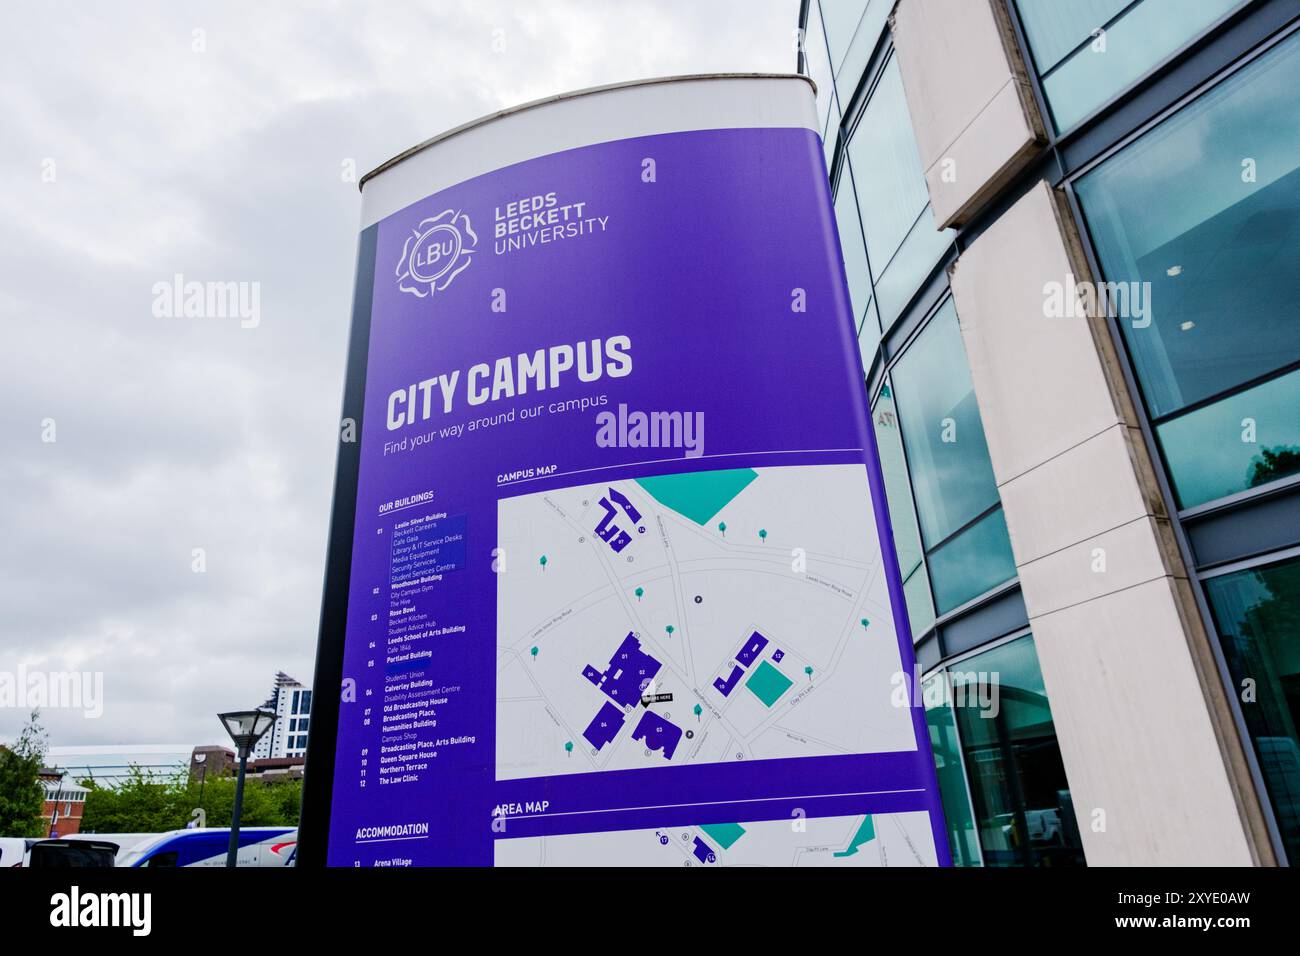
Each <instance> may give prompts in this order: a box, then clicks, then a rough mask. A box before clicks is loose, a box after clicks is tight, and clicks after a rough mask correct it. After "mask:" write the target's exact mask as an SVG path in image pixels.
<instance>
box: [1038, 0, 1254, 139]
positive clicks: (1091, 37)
mask: <svg viewBox="0 0 1300 956" xmlns="http://www.w3.org/2000/svg"><path fill="white" fill-rule="evenodd" d="M1248 2H1249V0H1141V2H1139V3H1133V2H1130V0H1070V2H1069V3H1062V2H1061V0H1017V4H1016V5H1017V7H1018V9H1019V10H1020V20H1021V23H1022V24H1023V25H1024V28H1025V36H1026V38H1027V39H1028V41H1029V46H1030V50H1031V51H1032V53H1033V59H1034V65H1035V68H1036V69H1037V70H1038V74H1039V76H1040V78H1041V80H1042V86H1043V93H1044V96H1045V97H1046V99H1047V103H1048V106H1049V107H1050V108H1051V112H1052V117H1053V121H1054V122H1055V124H1056V128H1057V129H1058V130H1061V131H1064V130H1068V129H1070V128H1071V127H1072V126H1074V125H1075V124H1076V123H1078V122H1079V121H1080V120H1082V119H1084V118H1085V117H1086V116H1088V114H1090V113H1092V112H1093V111H1094V110H1096V109H1098V108H1099V107H1101V106H1103V105H1104V104H1105V103H1106V102H1108V101H1109V100H1111V99H1113V98H1114V97H1115V96H1116V95H1118V94H1119V93H1121V92H1122V91H1123V90H1125V89H1127V88H1128V87H1129V86H1132V85H1133V84H1134V83H1135V82H1137V81H1138V80H1139V79H1141V78H1142V77H1143V76H1144V75H1145V74H1147V73H1149V72H1150V71H1151V70H1153V69H1154V68H1155V67H1157V66H1158V65H1160V64H1161V63H1163V62H1164V61H1165V60H1167V59H1169V57H1170V56H1172V55H1173V54H1174V53H1176V52H1177V51H1178V50H1179V49H1180V48H1181V47H1182V46H1183V45H1184V44H1186V43H1188V42H1189V41H1191V40H1192V39H1194V38H1195V37H1197V36H1199V35H1200V34H1202V33H1204V32H1205V31H1206V30H1207V29H1209V28H1210V27H1211V26H1213V25H1214V24H1215V23H1216V22H1217V21H1218V20H1220V19H1221V18H1222V17H1224V16H1225V15H1226V14H1228V13H1229V12H1231V11H1232V10H1233V9H1235V8H1237V7H1241V6H1244V5H1245V4H1246V3H1248Z"/></svg>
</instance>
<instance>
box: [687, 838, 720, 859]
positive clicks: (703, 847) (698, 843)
mask: <svg viewBox="0 0 1300 956" xmlns="http://www.w3.org/2000/svg"><path fill="white" fill-rule="evenodd" d="M691 852H692V853H694V854H695V859H697V860H699V861H700V862H701V863H706V864H707V863H713V862H715V861H716V860H717V856H716V855H715V854H714V852H713V847H711V846H709V845H708V844H707V843H705V842H704V841H703V840H701V839H700V838H699V837H696V838H695V846H694V848H693V849H692V850H691Z"/></svg>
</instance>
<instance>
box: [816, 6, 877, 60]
mask: <svg viewBox="0 0 1300 956" xmlns="http://www.w3.org/2000/svg"><path fill="white" fill-rule="evenodd" d="M866 8H867V0H822V19H823V21H825V23H826V42H827V43H829V44H830V48H831V64H832V65H833V66H834V67H836V68H838V67H839V65H840V63H842V62H843V61H844V54H845V53H847V52H848V49H849V44H850V43H852V42H853V35H854V34H855V33H856V32H857V29H858V21H860V20H861V19H862V11H863V10H865V9H866Z"/></svg>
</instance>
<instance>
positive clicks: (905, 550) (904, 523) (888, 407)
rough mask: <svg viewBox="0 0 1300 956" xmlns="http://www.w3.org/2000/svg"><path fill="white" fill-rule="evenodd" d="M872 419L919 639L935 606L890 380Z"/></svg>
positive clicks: (912, 620)
mask: <svg viewBox="0 0 1300 956" xmlns="http://www.w3.org/2000/svg"><path fill="white" fill-rule="evenodd" d="M871 418H872V422H873V423H874V425H875V432H876V446H877V448H878V449H879V452H880V471H881V474H882V475H883V476H884V479H885V501H886V503H887V504H888V506H889V523H890V524H891V525H892V526H893V529H894V549H895V550H896V551H897V552H898V567H899V570H900V571H901V572H902V576H903V581H904V582H905V583H904V585H903V591H904V595H905V596H906V600H907V616H908V619H909V623H910V624H911V625H912V637H913V638H916V637H917V636H919V635H921V634H923V633H925V631H926V630H928V629H929V627H930V626H931V625H932V624H933V623H934V608H933V607H932V606H931V604H930V586H929V584H928V582H927V581H926V578H925V567H924V565H923V564H922V563H921V535H920V532H919V530H918V529H917V526H916V512H915V510H914V509H913V506H912V489H911V486H910V485H909V484H908V481H907V465H906V464H905V462H904V461H903V446H902V442H901V440H900V438H899V434H898V417H897V413H896V412H895V409H894V398H893V393H892V391H891V389H890V385H889V382H888V381H886V382H885V384H884V387H883V388H882V389H881V391H880V398H879V399H877V400H876V407H875V410H874V411H873V413H872V416H871Z"/></svg>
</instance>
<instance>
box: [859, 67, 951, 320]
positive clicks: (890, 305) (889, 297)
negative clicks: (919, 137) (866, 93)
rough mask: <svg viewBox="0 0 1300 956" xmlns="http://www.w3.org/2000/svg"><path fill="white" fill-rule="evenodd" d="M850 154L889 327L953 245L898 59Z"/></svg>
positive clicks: (881, 85) (880, 83)
mask: <svg viewBox="0 0 1300 956" xmlns="http://www.w3.org/2000/svg"><path fill="white" fill-rule="evenodd" d="M848 154H849V158H850V160H851V161H852V163H853V169H854V182H855V184H856V185H857V193H858V205H859V207H860V208H861V210H862V225H863V230H864V232H865V234H866V240H867V257H868V259H869V260H870V262H871V267H872V271H873V274H874V275H875V277H876V283H877V287H878V292H877V300H878V301H877V305H878V306H879V309H880V319H881V322H882V324H883V325H884V326H885V327H888V326H889V324H890V323H892V322H893V320H894V319H895V318H896V317H897V316H898V313H899V312H900V311H901V309H902V307H903V305H904V304H905V303H906V302H907V300H908V299H909V298H910V297H911V296H912V294H913V293H914V292H915V291H916V289H917V288H918V287H919V286H920V284H921V282H922V280H923V279H924V278H925V276H926V274H927V273H929V271H930V270H931V269H932V268H933V267H934V264H935V262H937V261H938V259H939V257H940V256H941V255H942V254H943V251H944V249H946V248H947V246H948V244H949V243H950V242H951V231H950V230H949V231H945V232H938V231H937V230H936V229H935V228H934V217H933V216H932V215H931V213H930V194H929V192H928V191H927V189H926V185H925V174H924V172H923V171H922V169H921V158H920V155H919V154H918V153H917V150H916V139H915V137H914V135H913V132H912V120H911V117H910V116H909V114H908V112H907V101H906V99H905V98H904V96H903V80H902V77H901V76H900V74H899V72H898V62H897V61H896V60H895V59H894V58H893V57H891V58H890V60H889V62H888V63H887V64H886V65H885V67H884V70H883V72H882V73H881V75H880V79H879V80H878V81H877V83H876V87H875V89H874V90H873V91H872V93H871V99H870V100H869V101H868V103H867V105H866V107H865V108H864V109H863V112H862V116H861V118H860V119H859V120H858V123H857V126H856V127H855V128H854V130H853V134H852V138H851V139H850V140H849V144H848ZM900 249H902V251H901V252H900Z"/></svg>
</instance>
